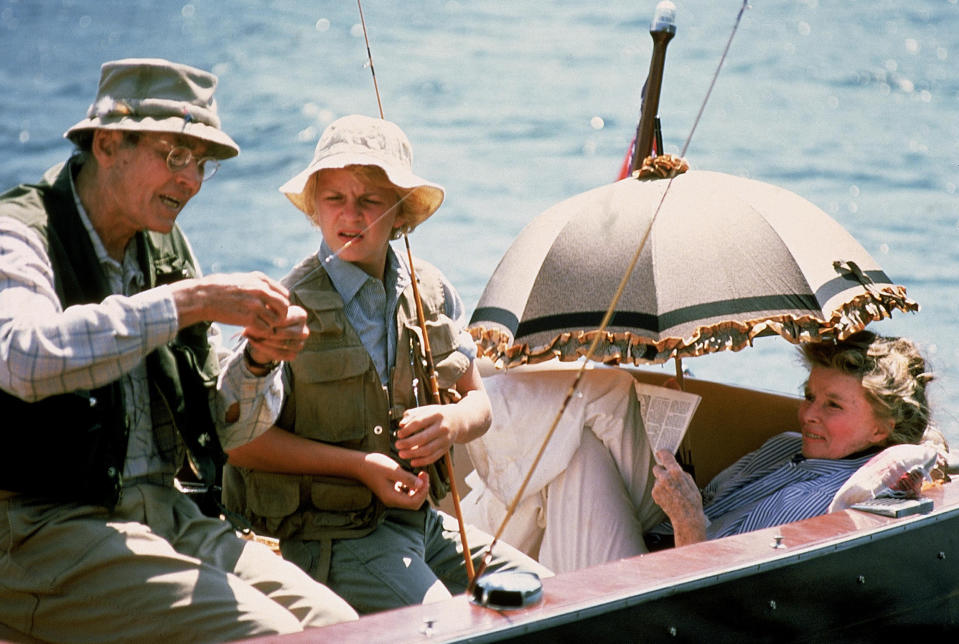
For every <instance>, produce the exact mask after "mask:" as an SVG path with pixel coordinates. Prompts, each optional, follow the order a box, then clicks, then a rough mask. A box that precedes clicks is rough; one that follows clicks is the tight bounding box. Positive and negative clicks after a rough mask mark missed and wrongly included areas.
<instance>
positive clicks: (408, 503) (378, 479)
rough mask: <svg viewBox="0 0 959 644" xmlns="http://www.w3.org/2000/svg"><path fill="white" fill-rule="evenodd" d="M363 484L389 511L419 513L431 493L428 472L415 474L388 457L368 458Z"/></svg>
mask: <svg viewBox="0 0 959 644" xmlns="http://www.w3.org/2000/svg"><path fill="white" fill-rule="evenodd" d="M364 460H365V463H364V466H363V472H362V482H363V484H364V485H366V487H368V488H370V490H372V492H373V494H375V495H376V497H377V498H378V499H379V500H380V501H382V502H383V504H384V505H385V506H386V507H388V508H402V509H405V510H416V509H419V507H420V506H422V505H423V503H424V502H426V498H427V495H428V494H429V490H430V481H429V475H428V474H427V473H426V472H420V473H419V474H412V473H410V472H408V471H406V470H404V469H403V468H402V467H401V466H400V464H399V463H397V462H396V461H394V460H393V459H392V458H390V457H389V456H387V455H386V454H380V453H379V452H370V453H369V454H366V456H365V459H364Z"/></svg>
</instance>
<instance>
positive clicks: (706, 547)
mask: <svg viewBox="0 0 959 644" xmlns="http://www.w3.org/2000/svg"><path fill="white" fill-rule="evenodd" d="M925 496H927V497H929V498H932V499H933V500H934V502H935V507H934V509H933V510H932V512H931V513H930V514H926V515H914V516H910V517H903V518H898V519H895V518H889V517H883V516H879V515H872V514H867V513H864V512H859V511H856V510H844V511H841V512H836V513H832V514H828V515H824V516H820V517H814V518H812V519H806V520H804V521H799V522H796V523H791V524H787V525H784V526H780V527H778V528H768V529H764V530H758V531H756V532H751V533H747V534H742V535H736V536H733V537H727V538H725V539H719V540H716V541H710V542H705V543H701V544H696V545H693V546H687V547H685V548H678V549H672V550H664V551H661V552H656V553H650V554H647V555H642V556H639V557H633V558H630V559H624V560H621V561H616V562H610V563H607V564H603V565H600V566H596V567H593V568H588V569H584V570H580V571H576V572H572V573H566V574H562V575H557V576H556V577H552V578H548V579H544V580H543V591H544V592H543V600H542V601H541V602H539V603H538V604H536V605H534V606H530V607H527V608H524V609H520V610H514V611H496V610H492V609H488V608H484V607H480V606H476V605H473V604H472V603H470V602H469V601H468V599H467V597H466V596H465V595H459V596H456V597H453V598H452V599H449V600H446V601H443V602H438V603H436V604H428V605H421V606H410V607H406V608H401V609H397V610H393V611H387V612H384V613H379V614H376V615H370V616H366V617H364V618H362V619H361V620H360V622H354V623H346V624H336V625H333V626H329V627H326V628H323V629H319V630H311V631H309V632H306V633H302V634H297V635H287V636H283V637H282V638H265V639H261V640H257V641H261V642H266V641H270V642H283V644H295V643H297V642H307V641H315V640H316V638H317V637H322V638H324V639H329V640H331V641H337V642H346V643H349V642H357V643H360V642H362V643H364V644H365V643H368V642H391V643H401V642H464V641H468V642H489V641H497V640H500V639H504V638H511V637H522V636H524V635H530V634H533V633H536V632H537V631H539V630H541V629H543V628H545V627H555V626H558V625H563V624H568V623H571V622H576V621H579V620H583V619H587V618H590V617H596V616H600V615H603V614H606V613H610V612H613V611H616V610H621V609H624V608H630V607H634V606H638V605H641V604H644V603H647V602H651V601H653V600H656V599H661V598H664V597H670V596H674V595H681V594H683V593H687V592H690V591H693V590H696V589H702V588H707V587H710V586H714V585H716V584H719V583H721V582H726V581H732V580H735V579H740V578H748V577H752V576H754V575H756V574H758V573H761V572H768V571H772V570H777V569H789V567H791V566H793V565H795V564H797V563H799V562H803V561H811V560H814V559H816V558H818V557H822V556H824V555H826V554H829V553H838V552H843V551H848V550H855V549H857V548H859V547H861V546H862V545H863V544H867V543H870V542H877V541H880V540H884V539H889V538H892V537H894V536H896V535H902V534H903V533H908V532H911V531H920V530H922V529H923V528H928V527H929V526H930V525H931V524H935V523H943V522H947V521H957V522H959V483H949V484H946V485H942V486H938V487H935V488H932V489H931V490H929V491H928V492H927V493H926V494H925ZM950 527H951V526H950ZM780 536H781V537H782V545H783V547H782V548H774V547H773V546H774V545H775V542H776V537H780ZM937 547H938V546H937ZM946 554H947V552H946V551H945V550H942V551H937V552H933V553H930V557H932V558H933V559H936V557H937V556H938V559H939V560H943V561H944V560H945V559H946ZM948 554H952V555H953V556H956V555H957V554H959V553H955V552H949V553H948ZM949 565H952V564H951V563H950V564H949ZM849 574H850V575H851V576H853V579H852V580H851V583H860V584H865V583H867V582H868V579H866V578H865V576H864V575H865V573H863V572H861V571H859V572H857V571H854V570H850V572H849ZM857 577H858V579H857ZM944 593H945V594H947V595H949V596H952V595H956V594H959V589H952V588H950V589H944ZM776 599H777V598H771V599H768V600H767V599H763V601H771V602H774V601H775V600H776ZM778 599H780V601H783V602H785V601H788V600H789V599H790V598H789V597H781V598H778ZM757 601H759V599H757ZM676 620H677V624H681V623H682V616H681V615H677V616H676Z"/></svg>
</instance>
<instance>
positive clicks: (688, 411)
mask: <svg viewBox="0 0 959 644" xmlns="http://www.w3.org/2000/svg"><path fill="white" fill-rule="evenodd" d="M636 397H637V398H639V405H640V408H641V409H642V414H643V423H644V424H645V425H646V434H647V435H648V436H649V446H650V448H651V449H652V450H653V454H655V453H656V452H658V451H659V450H662V449H665V450H669V451H670V452H672V453H673V454H675V453H676V451H677V450H678V449H679V444H680V443H681V442H682V440H683V436H685V435H686V430H687V429H689V423H690V421H691V420H692V419H693V414H694V413H696V409H697V408H698V407H699V401H700V400H702V396H699V395H698V394H692V393H689V392H688V391H679V390H677V389H669V388H667V387H657V386H656V385H649V384H646V383H645V382H639V381H637V382H636Z"/></svg>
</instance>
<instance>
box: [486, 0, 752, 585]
mask: <svg viewBox="0 0 959 644" xmlns="http://www.w3.org/2000/svg"><path fill="white" fill-rule="evenodd" d="M748 6H749V0H743V4H742V7H740V9H739V13H738V14H737V15H736V21H735V22H734V24H733V29H732V32H731V33H730V34H729V39H728V40H727V42H726V47H725V49H724V50H723V53H722V56H720V59H719V64H718V65H717V66H716V71H715V72H714V73H713V78H712V81H711V82H710V84H709V88H708V90H707V91H706V96H705V97H704V98H703V101H702V104H701V105H700V106H699V113H698V114H697V115H696V118H695V120H694V121H693V126H692V128H691V129H690V131H689V136H687V137H686V143H685V144H684V145H683V150H682V152H681V153H680V156H685V154H686V151H687V149H688V148H689V143H690V141H692V138H693V133H694V132H695V131H696V126H697V124H698V123H699V120H700V118H701V117H702V115H703V111H704V110H705V108H706V103H707V102H708V101H709V96H710V94H712V91H713V87H714V86H715V84H716V79H717V78H718V77H719V72H720V70H721V69H722V66H723V62H724V61H725V60H726V54H728V53H729V48H730V46H731V45H732V42H733V37H734V36H735V35H736V31H737V30H738V29H739V23H740V22H741V21H742V17H743V13H744V12H745V10H746V8H747V7H748ZM676 176H677V175H676V173H675V172H671V173H670V176H669V181H668V183H667V184H666V188H665V189H664V190H663V195H662V197H660V199H659V203H658V204H657V206H656V209H655V210H654V211H653V215H652V217H651V218H650V220H649V226H647V228H646V232H645V233H644V234H643V238H642V240H641V241H640V243H639V246H638V248H637V249H636V252H635V254H634V255H633V258H632V260H631V261H630V263H629V266H628V267H627V269H626V272H625V273H624V274H623V278H622V280H620V282H619V286H618V287H617V289H616V293H615V295H613V299H612V301H610V304H609V308H607V309H606V313H605V315H603V319H602V322H600V325H599V328H598V329H597V330H596V331H593V332H592V333H593V334H594V335H593V341H592V342H591V343H590V345H589V349H588V350H587V352H586V355H585V356H584V357H583V358H581V360H582V364H581V365H580V368H579V369H578V370H577V371H576V376H575V378H574V379H573V382H572V383H571V384H570V386H569V388H568V389H567V391H566V396H565V398H563V402H562V404H561V405H560V408H559V411H558V412H557V413H556V417H555V418H554V419H553V424H552V425H551V426H550V428H549V431H548V432H546V437H545V438H544V439H543V443H542V445H540V448H539V451H538V452H537V453H536V457H535V458H534V459H533V463H532V465H531V466H530V469H529V472H528V473H527V474H526V477H525V478H524V479H523V482H522V484H521V485H520V487H519V490H517V492H516V495H515V496H514V497H513V500H512V501H511V502H510V504H509V507H508V508H507V510H506V515H505V516H504V517H503V521H502V523H501V524H500V527H499V529H498V530H497V531H496V534H495V535H494V536H493V541H492V542H490V544H489V546H488V547H487V548H486V552H485V553H484V554H483V559H482V562H481V563H480V567H479V570H478V571H477V573H476V577H477V578H478V577H479V576H480V575H482V574H483V571H485V570H486V568H487V566H488V565H489V561H490V557H491V556H492V550H493V546H495V545H496V543H497V542H498V541H499V539H500V537H501V536H502V535H503V531H504V530H505V529H506V524H507V523H508V522H509V520H510V518H512V516H513V514H514V513H515V511H516V507H517V506H518V505H519V502H520V500H521V499H522V497H523V493H524V492H525V491H526V487H527V486H528V485H529V482H530V480H531V479H532V476H533V473H534V472H535V471H536V467H537V466H538V465H539V462H540V460H541V458H542V456H543V454H544V453H545V451H546V446H547V444H548V443H549V441H550V439H551V438H552V437H553V434H554V433H555V431H556V427H557V426H558V425H559V421H560V420H561V418H562V416H563V413H564V412H565V411H566V408H567V407H568V406H569V402H570V400H572V398H573V395H574V393H575V392H576V389H577V387H578V386H579V383H580V381H581V380H582V378H583V373H584V372H585V371H586V369H587V367H588V366H589V361H590V360H591V359H592V357H593V355H594V354H595V352H596V347H598V346H599V341H600V338H602V336H603V334H604V333H605V332H606V328H607V327H608V326H609V322H610V320H612V318H613V314H614V313H615V311H616V305H617V304H619V300H620V298H621V297H622V295H623V291H624V290H625V288H626V284H627V283H628V282H629V278H630V276H631V275H632V273H633V270H634V269H635V268H636V264H637V263H638V262H639V258H640V255H642V252H643V249H644V248H645V247H646V242H647V241H648V239H649V234H650V232H651V231H652V229H653V224H654V223H655V222H656V217H657V216H658V215H659V212H660V210H662V207H663V202H665V201H666V195H667V194H668V193H669V189H670V187H671V186H672V185H673V180H674V179H675V178H676ZM470 592H472V585H471V587H470Z"/></svg>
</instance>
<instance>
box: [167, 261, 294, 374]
mask: <svg viewBox="0 0 959 644" xmlns="http://www.w3.org/2000/svg"><path fill="white" fill-rule="evenodd" d="M170 288H171V289H172V290H173V301H174V303H175V304H176V307H177V314H178V316H179V322H180V328H183V327H187V326H190V325H192V324H196V323H197V322H204V321H209V322H221V323H223V324H229V325H233V326H239V327H243V335H244V336H245V337H246V338H247V340H248V341H249V342H250V355H251V357H252V358H253V359H254V360H255V361H256V362H270V361H272V360H292V359H293V358H294V357H295V356H296V354H297V353H298V352H299V351H300V349H302V348H303V344H304V343H305V342H306V338H307V336H308V335H309V332H308V331H307V328H306V311H304V310H303V309H301V308H300V307H297V306H290V294H289V291H287V290H286V288H285V287H284V286H283V285H282V284H280V283H279V282H277V281H275V280H272V279H270V278H269V277H267V276H266V275H264V274H262V273H258V272H254V273H220V274H214V275H208V276H206V277H201V278H197V279H189V280H181V281H179V282H174V283H173V284H171V285H170Z"/></svg>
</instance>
